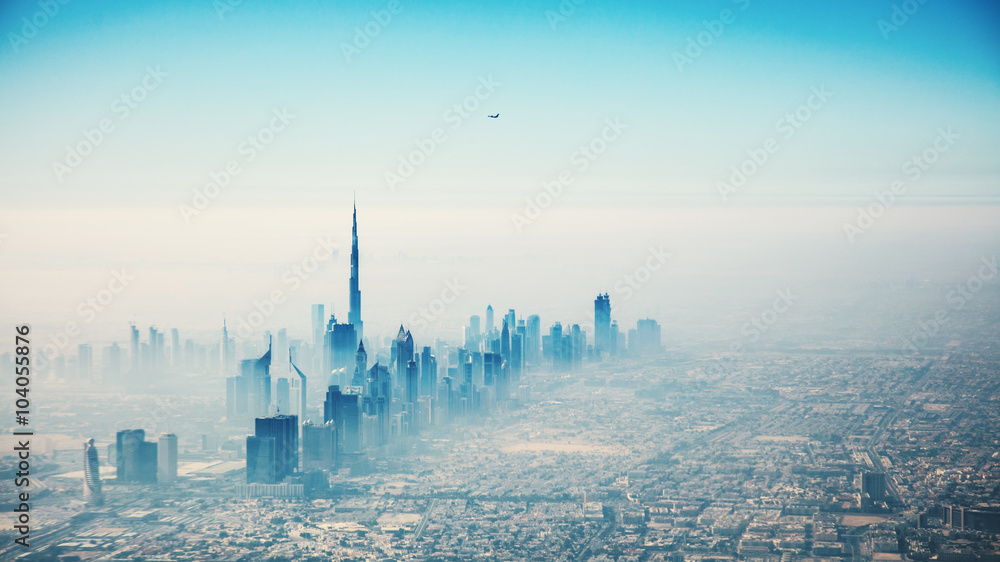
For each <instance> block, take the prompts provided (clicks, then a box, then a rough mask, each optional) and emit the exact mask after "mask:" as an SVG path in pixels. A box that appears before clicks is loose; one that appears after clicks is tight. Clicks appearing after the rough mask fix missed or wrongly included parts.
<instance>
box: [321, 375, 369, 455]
mask: <svg viewBox="0 0 1000 562" xmlns="http://www.w3.org/2000/svg"><path fill="white" fill-rule="evenodd" d="M358 398H359V396H358V395H357V394H346V393H343V392H341V391H340V386H338V385H332V386H330V387H329V388H328V389H327V391H326V400H325V401H324V402H323V423H327V422H333V425H334V427H336V429H337V447H338V453H346V454H351V453H356V452H358V451H360V448H361V410H360V405H359V403H358ZM365 398H366V399H367V398H369V397H368V396H366V397H365Z"/></svg>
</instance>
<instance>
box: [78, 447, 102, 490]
mask: <svg viewBox="0 0 1000 562" xmlns="http://www.w3.org/2000/svg"><path fill="white" fill-rule="evenodd" d="M83 499H84V501H85V502H86V503H87V505H91V506H97V505H103V504H104V492H103V491H102V490H101V466H100V462H99V461H98V455H97V447H95V446H94V440H93V439H88V440H87V441H86V442H84V444H83Z"/></svg>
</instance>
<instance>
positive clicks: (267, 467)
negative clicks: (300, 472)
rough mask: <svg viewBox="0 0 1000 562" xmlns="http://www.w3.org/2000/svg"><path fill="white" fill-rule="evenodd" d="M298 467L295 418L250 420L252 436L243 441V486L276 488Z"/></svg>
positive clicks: (296, 424)
mask: <svg viewBox="0 0 1000 562" xmlns="http://www.w3.org/2000/svg"><path fill="white" fill-rule="evenodd" d="M298 466H299V428H298V416H285V415H281V416H274V417H269V418H257V419H256V420H254V435H252V436H248V437H247V483H255V482H256V483H260V484H277V483H279V482H281V481H282V480H284V478H285V477H286V476H289V475H291V474H292V473H294V472H295V471H296V469H298Z"/></svg>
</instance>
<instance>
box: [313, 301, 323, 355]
mask: <svg viewBox="0 0 1000 562" xmlns="http://www.w3.org/2000/svg"><path fill="white" fill-rule="evenodd" d="M311 317H312V333H313V341H312V344H313V349H319V348H321V347H323V334H324V333H325V332H326V330H325V328H326V326H325V325H324V322H325V321H326V312H325V311H324V307H323V305H322V304H314V305H312V314H311Z"/></svg>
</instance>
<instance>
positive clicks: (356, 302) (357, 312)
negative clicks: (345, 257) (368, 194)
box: [347, 205, 364, 351]
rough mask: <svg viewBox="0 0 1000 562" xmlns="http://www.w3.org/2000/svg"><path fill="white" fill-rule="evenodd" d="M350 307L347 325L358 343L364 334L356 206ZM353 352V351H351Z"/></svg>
mask: <svg viewBox="0 0 1000 562" xmlns="http://www.w3.org/2000/svg"><path fill="white" fill-rule="evenodd" d="M350 298H351V307H350V310H349V311H348V313H347V323H348V324H354V331H355V332H356V334H357V338H358V341H360V340H361V339H362V337H363V334H364V328H363V325H362V323H361V289H360V288H359V286H358V206H357V205H355V206H354V229H353V231H352V235H351V296H350ZM352 351H353V349H352Z"/></svg>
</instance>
